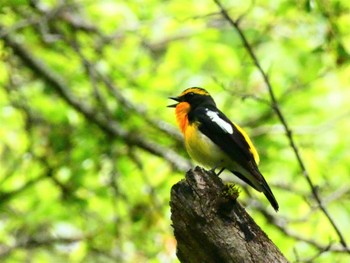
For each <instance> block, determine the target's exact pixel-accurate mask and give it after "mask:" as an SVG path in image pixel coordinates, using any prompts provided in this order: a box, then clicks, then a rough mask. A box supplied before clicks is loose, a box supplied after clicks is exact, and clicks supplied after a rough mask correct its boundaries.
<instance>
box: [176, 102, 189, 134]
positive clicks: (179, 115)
mask: <svg viewBox="0 0 350 263" xmlns="http://www.w3.org/2000/svg"><path fill="white" fill-rule="evenodd" d="M190 109H191V106H190V104H189V103H187V102H180V103H179V104H177V106H176V108H175V114H176V121H177V124H178V125H179V128H180V130H181V132H182V133H183V134H185V131H186V128H187V125H188V117H187V114H188V112H189V111H190Z"/></svg>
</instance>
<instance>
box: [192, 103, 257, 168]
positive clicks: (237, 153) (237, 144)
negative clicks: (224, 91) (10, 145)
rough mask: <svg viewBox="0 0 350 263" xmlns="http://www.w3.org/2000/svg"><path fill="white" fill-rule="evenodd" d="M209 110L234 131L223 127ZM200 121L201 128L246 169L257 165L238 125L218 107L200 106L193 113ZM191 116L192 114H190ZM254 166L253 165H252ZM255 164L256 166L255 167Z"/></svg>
mask: <svg viewBox="0 0 350 263" xmlns="http://www.w3.org/2000/svg"><path fill="white" fill-rule="evenodd" d="M208 112H215V113H216V114H217V116H218V118H219V119H221V120H222V121H223V122H224V124H225V123H226V124H225V125H230V127H231V128H232V133H230V132H228V131H227V130H226V129H223V127H222V125H221V126H220V125H219V124H218V123H217V122H215V121H213V119H212V118H210V117H209V116H208ZM192 116H195V117H196V120H197V121H198V122H199V123H200V124H199V127H198V128H199V130H200V131H201V132H202V133H203V134H205V135H206V136H207V137H208V138H210V139H211V140H212V141H213V142H214V143H215V144H216V145H218V146H219V147H220V149H222V150H223V151H224V152H225V153H226V154H227V155H228V156H230V157H231V159H232V160H233V161H235V162H236V163H238V164H240V165H241V166H242V167H243V168H244V169H246V170H248V171H251V170H252V168H253V169H254V168H255V167H256V163H255V160H254V156H253V154H252V152H251V151H250V146H249V144H248V142H247V141H246V139H245V138H244V136H243V134H242V133H241V132H240V131H239V130H238V129H237V127H236V126H235V125H234V124H233V123H232V122H231V121H230V120H229V119H228V118H227V117H226V116H225V114H223V113H222V112H221V111H219V110H218V109H216V108H213V107H210V106H208V107H198V108H197V109H195V110H194V112H193V115H192ZM189 117H191V116H189ZM252 166H253V167H252ZM254 166H255V167H254Z"/></svg>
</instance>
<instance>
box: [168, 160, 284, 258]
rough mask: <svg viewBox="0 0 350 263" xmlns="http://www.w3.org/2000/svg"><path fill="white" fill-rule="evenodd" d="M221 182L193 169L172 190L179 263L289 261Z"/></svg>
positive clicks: (172, 217)
mask: <svg viewBox="0 0 350 263" xmlns="http://www.w3.org/2000/svg"><path fill="white" fill-rule="evenodd" d="M236 197H237V196H234V194H233V195H232V194H230V193H229V191H228V190H227V187H225V185H224V184H223V182H222V181H221V179H220V178H219V177H218V176H217V175H215V174H214V173H212V172H208V171H205V170H204V169H202V168H199V167H196V168H195V169H194V170H190V171H188V172H187V174H186V179H184V180H181V181H180V182H178V183H177V184H175V185H174V186H173V187H172V189H171V200H170V206H171V213H172V215H171V220H172V222H173V227H174V234H175V238H176V240H177V257H178V258H179V260H180V261H181V262H182V263H212V262H220V263H226V262H238V263H243V262H255V263H256V262H288V261H287V259H286V258H285V257H284V256H283V255H282V253H281V252H280V251H279V249H278V248H277V247H276V246H275V245H274V244H273V243H272V241H271V240H270V239H269V238H268V237H267V236H266V234H265V233H264V232H263V231H262V230H261V229H260V227H259V226H258V225H257V224H256V223H255V222H254V220H253V219H252V218H251V217H250V216H249V215H248V214H247V212H246V211H245V209H244V208H242V207H241V206H240V204H239V203H238V202H237V201H236Z"/></svg>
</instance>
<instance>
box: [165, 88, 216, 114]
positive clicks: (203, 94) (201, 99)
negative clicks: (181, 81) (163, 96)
mask: <svg viewBox="0 0 350 263" xmlns="http://www.w3.org/2000/svg"><path fill="white" fill-rule="evenodd" d="M170 99H172V100H175V101H177V102H178V103H175V104H172V105H169V106H168V107H176V106H177V105H178V104H180V103H181V102H187V103H188V104H190V106H191V109H194V108H196V107H198V106H199V105H214V106H215V102H214V100H213V98H212V97H211V96H210V94H209V93H208V92H207V91H206V90H205V89H202V88H198V87H192V88H188V89H186V90H184V91H183V92H182V93H181V94H180V95H179V96H178V97H170Z"/></svg>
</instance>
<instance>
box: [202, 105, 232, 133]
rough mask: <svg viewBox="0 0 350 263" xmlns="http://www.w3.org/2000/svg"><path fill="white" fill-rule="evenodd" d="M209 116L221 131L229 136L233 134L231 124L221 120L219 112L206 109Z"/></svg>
mask: <svg viewBox="0 0 350 263" xmlns="http://www.w3.org/2000/svg"><path fill="white" fill-rule="evenodd" d="M206 111H207V112H206V113H207V116H208V117H209V118H210V119H211V120H212V121H213V122H215V123H216V124H217V125H219V127H220V128H221V129H223V130H224V131H225V132H227V133H229V134H233V128H232V126H231V124H230V123H228V122H226V121H224V120H223V119H221V118H220V117H219V115H218V113H217V112H215V111H211V110H208V109H206Z"/></svg>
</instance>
